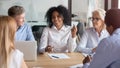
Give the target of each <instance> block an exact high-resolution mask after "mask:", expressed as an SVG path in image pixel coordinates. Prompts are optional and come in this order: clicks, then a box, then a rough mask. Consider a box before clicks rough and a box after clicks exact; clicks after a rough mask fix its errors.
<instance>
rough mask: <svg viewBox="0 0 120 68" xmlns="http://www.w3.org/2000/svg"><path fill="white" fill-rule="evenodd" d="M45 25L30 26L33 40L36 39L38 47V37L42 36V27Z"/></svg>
mask: <svg viewBox="0 0 120 68" xmlns="http://www.w3.org/2000/svg"><path fill="white" fill-rule="evenodd" d="M45 27H46V25H34V26H32V32H33V35H34V37H35V40H36V41H37V46H38V48H39V44H40V38H41V36H42V32H43V29H44V28H45Z"/></svg>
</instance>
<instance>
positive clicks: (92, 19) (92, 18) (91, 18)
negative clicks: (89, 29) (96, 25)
mask: <svg viewBox="0 0 120 68" xmlns="http://www.w3.org/2000/svg"><path fill="white" fill-rule="evenodd" d="M89 19H90V20H91V21H94V20H96V21H99V20H101V18H94V17H90V18H89Z"/></svg>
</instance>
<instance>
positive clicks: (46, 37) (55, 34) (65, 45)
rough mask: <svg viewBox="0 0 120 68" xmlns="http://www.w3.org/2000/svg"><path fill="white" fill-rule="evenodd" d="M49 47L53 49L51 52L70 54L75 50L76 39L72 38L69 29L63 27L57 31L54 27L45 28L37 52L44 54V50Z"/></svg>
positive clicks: (68, 27)
mask: <svg viewBox="0 0 120 68" xmlns="http://www.w3.org/2000/svg"><path fill="white" fill-rule="evenodd" d="M48 45H50V46H52V47H53V52H55V53H56V52H57V53H60V52H68V51H70V52H72V51H74V50H75V48H76V37H75V38H72V34H71V27H70V26H63V27H62V28H61V29H60V30H57V28H56V27H55V26H52V27H51V28H49V27H46V28H45V29H44V30H43V34H42V36H41V40H40V46H39V52H40V53H43V52H45V48H46V47H47V46H48Z"/></svg>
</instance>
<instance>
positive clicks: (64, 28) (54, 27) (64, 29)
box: [52, 25, 66, 31]
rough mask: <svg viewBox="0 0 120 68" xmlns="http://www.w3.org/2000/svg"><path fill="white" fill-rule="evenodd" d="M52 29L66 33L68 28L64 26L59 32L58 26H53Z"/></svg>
mask: <svg viewBox="0 0 120 68" xmlns="http://www.w3.org/2000/svg"><path fill="white" fill-rule="evenodd" d="M52 28H53V29H55V30H57V31H66V26H65V25H63V26H62V28H61V29H60V30H58V29H57V28H56V26H54V25H53V26H52Z"/></svg>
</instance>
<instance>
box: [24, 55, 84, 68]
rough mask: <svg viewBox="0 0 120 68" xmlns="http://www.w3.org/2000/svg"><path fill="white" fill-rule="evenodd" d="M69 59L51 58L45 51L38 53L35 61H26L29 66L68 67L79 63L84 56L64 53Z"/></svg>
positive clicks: (31, 67)
mask: <svg viewBox="0 0 120 68" xmlns="http://www.w3.org/2000/svg"><path fill="white" fill-rule="evenodd" d="M65 54H66V55H68V56H69V57H70V58H69V59H51V58H50V57H49V56H48V54H47V53H44V54H40V55H38V58H37V60H36V61H26V64H27V65H28V67H29V68H35V67H36V68H37V67H40V68H69V66H72V65H76V64H81V63H82V60H83V59H84V56H83V55H82V54H81V53H65Z"/></svg>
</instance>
